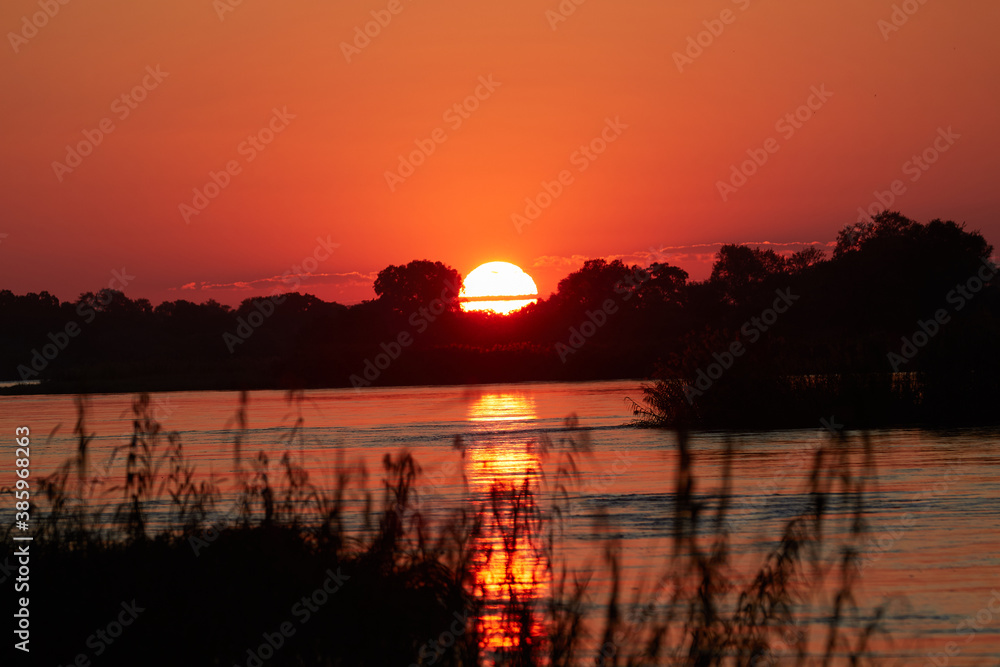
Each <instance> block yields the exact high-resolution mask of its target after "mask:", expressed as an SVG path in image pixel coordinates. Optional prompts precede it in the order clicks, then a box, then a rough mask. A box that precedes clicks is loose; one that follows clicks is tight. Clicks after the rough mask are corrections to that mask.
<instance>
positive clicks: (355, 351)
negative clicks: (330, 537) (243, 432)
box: [0, 212, 1000, 422]
mask: <svg viewBox="0 0 1000 667" xmlns="http://www.w3.org/2000/svg"><path fill="white" fill-rule="evenodd" d="M991 254H992V247H991V246H990V245H989V244H988V243H987V242H986V240H985V239H984V238H983V237H982V236H981V235H980V234H979V233H977V232H970V231H966V230H965V229H964V228H963V226H960V225H957V224H955V223H954V222H950V221H947V222H946V221H941V220H934V221H931V222H929V223H927V224H920V223H916V222H914V221H912V220H909V219H907V218H905V217H904V216H902V215H900V214H899V213H896V212H885V213H882V214H879V215H878V216H876V217H875V218H874V219H873V220H872V221H870V222H866V223H859V224H855V225H851V226H849V227H845V228H844V229H843V230H842V231H841V232H840V234H839V236H838V240H837V244H836V247H835V248H834V250H833V252H832V254H831V256H829V257H828V256H826V255H825V254H824V253H823V252H822V251H820V250H818V249H816V248H809V249H806V250H804V251H801V252H798V253H795V254H794V255H791V256H781V255H778V254H777V253H775V252H774V251H773V250H770V249H762V248H757V247H749V246H739V245H727V246H723V247H722V248H721V249H720V250H719V252H718V254H717V257H716V261H715V264H714V267H713V270H712V274H711V277H710V278H709V279H708V280H705V281H691V280H689V277H688V274H687V273H686V272H685V271H683V270H682V269H680V268H678V267H675V266H671V265H669V264H666V263H654V264H652V265H651V266H646V267H640V266H635V265H632V266H629V265H626V264H624V263H622V262H620V261H617V260H616V261H612V262H608V261H605V260H591V261H588V262H586V264H585V265H584V266H583V268H581V269H580V270H579V271H576V272H574V273H572V274H570V275H569V276H567V277H566V278H564V279H563V280H562V281H560V283H559V285H558V289H557V291H556V292H555V293H554V294H553V295H551V296H550V297H549V298H546V299H542V300H540V301H539V302H538V303H537V304H534V305H532V306H529V307H527V308H525V309H524V310H522V311H520V312H517V313H515V314H512V315H509V316H498V315H493V314H487V313H464V312H461V311H460V309H459V307H458V300H457V296H458V286H459V285H460V283H461V276H459V274H458V273H457V272H456V271H454V270H453V269H451V268H449V267H447V266H445V265H443V264H441V263H440V262H429V261H415V262H411V263H409V264H407V265H405V266H390V267H388V268H386V269H385V270H383V271H382V272H380V274H379V276H378V279H377V280H376V282H375V286H374V287H375V293H376V295H377V298H376V299H373V300H371V301H366V302H363V303H361V304H358V305H354V306H344V305H341V304H337V303H328V302H325V301H323V300H321V299H318V298H316V297H314V296H312V295H308V294H299V293H288V294H284V295H279V296H275V297H258V298H251V299H247V300H245V301H243V303H241V304H240V306H239V307H237V308H231V307H229V306H225V305H221V304H219V303H216V302H214V301H207V302H205V303H202V304H195V303H191V302H189V301H183V300H179V301H171V302H165V303H162V304H160V305H158V306H155V307H154V306H153V305H152V304H151V303H150V302H149V301H147V300H145V299H134V300H133V299H129V298H128V297H126V296H125V295H124V294H122V293H121V292H117V291H113V290H102V291H100V292H97V293H85V294H82V295H80V297H79V298H78V299H77V300H76V301H74V302H60V301H59V300H58V299H56V298H55V297H53V296H51V295H50V294H48V293H46V292H42V293H41V294H34V293H32V294H28V295H24V296H16V295H14V294H12V293H11V292H9V291H2V292H0V322H2V323H3V327H2V333H0V338H2V340H0V343H2V350H0V364H2V365H0V368H2V369H3V374H4V375H6V377H7V379H9V380H25V379H27V380H32V379H37V380H42V381H43V383H44V389H43V390H45V391H142V390H168V389H206V388H217V389H235V388H287V387H337V386H368V385H391V384H437V383H471V382H502V381H523V380H586V379H607V378H654V377H655V378H659V379H661V380H664V381H665V382H666V384H662V383H661V385H660V387H659V388H660V390H661V391H660V394H659V397H658V399H657V397H655V396H654V399H657V400H659V401H660V404H659V405H654V407H655V409H656V411H658V412H661V413H664V411H665V412H666V413H668V414H669V415H670V418H671V419H674V420H679V419H686V420H690V421H692V422H697V421H699V419H702V418H704V416H705V415H706V414H711V413H712V411H713V410H719V409H723V407H726V405H727V404H729V403H731V402H732V401H733V400H736V399H737V397H736V396H734V395H733V394H731V393H730V391H729V390H727V389H726V388H727V387H731V388H732V389H733V390H734V391H735V390H736V388H738V389H739V390H740V391H741V392H746V391H748V390H750V388H751V383H753V382H757V383H758V386H759V385H760V383H761V382H763V381H764V379H767V381H768V382H774V381H775V379H776V378H798V379H799V380H798V382H799V383H800V384H801V383H802V382H803V381H804V380H802V378H816V377H823V378H830V377H838V378H841V380H838V381H840V382H843V378H846V377H865V378H868V379H869V380H870V379H871V378H873V377H884V378H888V380H886V382H890V383H896V385H898V384H899V382H900V378H902V377H906V378H914V377H929V376H933V377H935V378H942V379H944V380H947V381H948V383H947V386H953V385H954V384H956V383H959V382H961V383H963V385H962V386H965V387H969V386H973V387H975V388H977V389H981V390H982V391H987V390H992V389H991V388H994V387H995V383H996V381H995V380H994V379H993V378H996V377H997V371H998V370H1000V352H998V350H997V346H996V343H997V341H998V340H1000V320H998V313H1000V293H998V289H997V281H996V279H995V272H994V269H993V267H992V265H991V264H990V263H989V257H990V256H991ZM901 374H905V375H901ZM866 381H867V380H866ZM969 382H972V384H971V385H970V384H969ZM940 386H945V385H944V384H942V385H940ZM23 390H24V389H23V388H19V389H17V391H23ZM893 391H896V390H893ZM757 393H760V392H757ZM994 396H995V394H994ZM751 398H752V396H743V397H741V399H751ZM911 398H912V397H911ZM751 403H752V400H751ZM685 406H687V407H685ZM731 408H732V406H731V405H730V406H728V408H727V409H731ZM709 421H712V420H711V419H709Z"/></svg>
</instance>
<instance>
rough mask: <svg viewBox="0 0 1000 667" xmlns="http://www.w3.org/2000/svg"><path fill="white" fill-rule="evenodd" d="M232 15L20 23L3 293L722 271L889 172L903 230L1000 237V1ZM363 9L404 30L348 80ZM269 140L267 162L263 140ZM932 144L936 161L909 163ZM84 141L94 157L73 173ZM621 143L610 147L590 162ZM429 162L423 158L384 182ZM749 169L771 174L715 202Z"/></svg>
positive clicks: (16, 15) (189, 11)
mask: <svg viewBox="0 0 1000 667" xmlns="http://www.w3.org/2000/svg"><path fill="white" fill-rule="evenodd" d="M577 1H578V2H579V1H580V0H577ZM228 2H235V0H217V1H216V2H214V3H213V1H212V0H175V1H173V2H169V3H167V2H158V3H136V2H125V1H123V0H103V1H101V0H89V1H87V2H84V1H82V0H68V2H67V3H66V4H64V5H60V4H57V2H56V0H7V1H6V2H4V3H3V6H2V8H0V27H2V29H3V32H4V33H6V40H5V41H6V44H5V45H4V46H3V47H2V48H0V85H2V90H3V98H2V102H0V104H2V118H3V123H2V124H0V133H2V138H0V141H2V145H3V155H4V160H3V166H2V169H3V174H2V179H0V209H2V211H3V213H2V215H0V288H5V289H11V290H13V291H15V292H17V293H23V292H27V291H40V290H43V289H47V290H49V291H51V292H53V293H54V294H56V295H57V296H59V297H61V298H63V299H73V298H75V297H76V296H77V295H78V294H79V293H80V292H82V291H85V290H96V289H99V288H101V287H104V286H106V285H107V284H108V282H109V281H110V280H111V279H112V277H113V276H112V271H113V270H118V271H119V272H121V269H122V268H123V267H124V268H125V269H126V271H125V273H126V274H128V275H130V276H134V278H131V279H130V280H129V284H128V286H127V287H126V289H125V292H126V293H127V294H128V295H129V296H132V297H140V296H141V297H147V298H150V299H151V300H152V301H153V302H154V303H158V302H159V301H162V300H165V299H176V298H187V299H191V300H194V301H203V300H205V299H208V298H216V299H218V300H221V301H223V302H226V303H235V302H238V301H239V300H240V299H242V298H244V297H246V296H250V295H253V294H263V293H267V292H269V291H270V290H272V289H273V288H274V287H275V286H276V285H280V284H281V281H280V278H276V277H280V276H282V275H283V274H285V273H286V272H289V271H294V269H293V267H295V266H297V265H299V266H301V265H302V263H303V260H304V259H306V258H309V257H324V256H326V255H327V254H328V253H327V252H325V251H322V252H318V254H317V250H318V245H317V238H323V239H327V238H329V240H330V242H332V243H337V244H339V246H338V247H337V248H336V249H335V250H332V251H331V252H330V253H329V256H328V258H327V259H326V260H325V261H322V262H319V261H317V262H315V263H313V265H314V266H315V268H314V270H313V273H315V274H322V275H316V276H312V277H306V278H302V279H301V280H300V283H301V289H302V291H309V292H312V293H314V294H316V295H318V296H320V297H322V298H325V299H330V300H338V301H341V302H344V303H354V302H357V301H359V300H361V299H364V298H371V297H372V296H373V293H372V291H371V282H372V280H373V278H374V275H375V273H376V272H377V271H378V270H380V269H382V268H384V267H385V266H387V265H389V264H400V263H404V262H407V261H409V260H412V259H430V260H440V261H442V262H445V263H446V264H449V265H451V266H453V267H455V268H456V269H458V270H459V271H460V272H462V273H463V274H466V273H468V272H469V271H471V270H472V269H473V268H474V267H475V266H477V265H478V264H480V263H482V262H485V261H490V260H506V261H511V262H514V263H516V264H518V265H520V266H522V267H523V268H524V269H525V270H527V271H528V272H529V273H530V274H531V275H532V276H533V277H534V278H535V280H536V282H537V283H538V286H539V288H540V290H541V292H542V293H543V294H547V293H549V292H550V291H552V290H554V289H555V284H556V282H557V281H558V280H559V278H561V277H563V276H564V275H565V274H567V273H568V272H569V271H571V270H573V269H575V268H577V267H578V266H579V265H580V263H581V261H582V259H584V258H590V257H599V256H605V257H612V256H616V257H617V256H623V257H625V258H626V259H629V260H630V261H640V262H641V261H644V260H647V259H648V258H649V256H650V255H649V253H650V249H655V250H661V249H662V251H661V253H660V255H659V256H658V257H654V258H658V259H661V260H667V261H671V262H672V263H675V264H679V265H681V266H683V267H684V268H686V269H688V270H689V271H690V272H691V273H692V276H693V277H695V278H704V277H705V276H706V275H707V267H708V264H706V263H705V262H704V259H705V257H708V256H710V255H711V253H713V252H714V251H715V248H716V245H714V244H717V243H719V242H754V241H770V242H774V243H778V244H792V245H779V246H778V249H783V248H792V249H795V248H798V247H801V246H800V245H795V244H799V243H803V242H817V243H820V244H826V243H829V242H831V241H833V239H834V237H835V234H836V231H837V230H838V229H839V228H840V227H842V226H843V225H845V224H848V223H850V222H853V221H854V220H855V219H856V218H857V217H858V207H859V206H861V207H868V205H869V204H871V203H872V202H873V201H874V199H875V197H874V195H873V192H874V191H875V190H889V189H890V187H891V185H892V183H893V181H894V180H896V179H899V180H900V181H902V183H901V184H900V185H902V186H904V187H905V191H904V192H903V193H902V194H901V195H899V196H897V197H896V201H895V202H894V203H893V206H892V207H893V208H899V209H901V210H902V211H903V212H904V213H905V214H906V215H908V216H910V217H912V218H915V219H917V220H920V221H926V220H928V219H930V218H933V217H944V218H951V219H954V220H956V221H959V222H966V223H967V224H968V226H969V228H972V229H980V230H981V231H983V232H984V233H985V234H986V236H987V239H988V240H991V241H993V242H1000V233H998V232H1000V222H998V218H997V215H996V213H997V203H996V199H995V196H992V195H993V193H994V191H995V189H996V185H995V182H994V181H995V176H996V174H997V170H996V166H995V165H996V162H995V161H996V155H997V153H998V150H997V149H998V138H1000V133H998V131H997V129H996V127H995V124H996V102H997V88H996V83H997V81H998V80H1000V77H998V76H997V75H998V73H1000V45H998V43H997V42H996V39H995V34H994V33H995V26H996V25H997V24H998V19H1000V5H997V3H993V2H986V1H981V2H980V1H976V2H974V1H972V0H965V1H963V0H951V1H949V2H943V1H932V2H927V3H926V4H923V5H919V4H918V3H917V2H916V0H909V2H912V3H913V7H916V8H917V9H916V12H915V13H914V14H913V15H912V16H906V15H905V14H897V16H896V20H897V23H899V24H900V25H899V29H898V30H895V29H894V30H891V31H889V30H888V28H886V26H888V25H891V23H883V24H882V27H881V28H880V26H879V21H885V22H888V21H891V20H892V15H893V4H894V3H893V2H890V1H889V0H885V1H882V0H845V1H842V2H838V3H815V2H803V3H788V2H774V1H773V0H772V1H771V2H765V1H763V0H738V1H736V2H733V1H731V0H711V1H709V0H705V1H701V0H698V1H689V2H684V3H661V2H638V1H635V0H616V1H615V2H611V1H610V0H586V2H583V3H582V4H581V5H579V6H575V5H573V4H572V1H571V0H564V1H563V2H562V6H563V7H569V6H575V7H576V9H575V11H574V12H573V13H572V14H571V15H569V16H566V17H562V16H559V18H565V19H566V20H564V21H559V22H555V20H554V18H553V17H554V16H557V14H553V13H550V14H548V15H547V14H546V12H558V11H559V7H560V2H559V0H548V1H545V0H539V1H533V2H528V1H525V0H508V1H507V2H458V1H455V0H452V1H449V0H394V1H393V2H390V0H338V1H337V2H332V3H321V2H315V1H313V2H297V1H289V2H281V3H278V2H266V1H264V0H243V1H242V2H241V3H240V4H239V5H236V6H235V7H231V6H230V5H229V4H226V3H228ZM49 3H51V4H52V5H53V6H54V7H56V8H57V11H56V10H53V9H52V8H50V10H49V11H50V12H54V15H53V16H51V17H44V16H43V15H41V14H40V15H39V16H38V17H36V19H35V21H36V23H39V24H42V26H41V27H40V28H37V29H35V28H34V26H31V27H26V25H25V21H28V22H29V23H30V22H31V20H32V18H31V17H32V15H34V14H36V13H37V12H41V11H43V10H42V9H40V6H47V5H48V4H49ZM897 4H900V3H897ZM902 4H907V3H902ZM907 6H908V7H909V4H907ZM221 7H229V8H230V9H231V10H232V11H226V12H223V13H222V15H221V16H222V18H221V19H220V12H221V11H222V10H221V9H220V8H221ZM390 9H391V10H396V12H397V13H395V14H392V13H390V11H389V10H390ZM911 9H912V7H911ZM373 11H374V12H376V13H380V12H381V14H380V15H381V17H382V18H383V21H385V19H386V17H388V18H390V19H391V20H390V21H389V22H388V24H387V25H385V26H384V27H380V28H379V30H378V34H377V36H375V37H373V38H371V39H370V42H369V43H367V45H365V43H364V42H361V41H359V44H361V45H362V46H363V48H358V49H356V50H349V51H350V52H349V53H348V54H347V55H349V56H350V62H348V59H347V57H346V56H345V49H344V47H343V46H342V42H351V41H352V40H354V39H355V28H361V29H363V27H364V25H365V23H366V22H369V21H372V20H373V16H372V14H371V12H373ZM900 11H901V10H900ZM23 17H28V18H26V19H25V18H23ZM903 17H905V18H906V20H905V22H903V20H902V18H903ZM43 19H44V20H43ZM706 21H707V22H708V25H707V26H706V24H705V22H706ZM553 24H554V25H555V29H553V27H552V26H553ZM893 27H894V28H895V27H896V26H893ZM370 28H371V29H372V32H375V30H374V26H370ZM711 28H714V29H715V31H716V32H718V33H719V34H718V35H712V34H711V33H709V32H704V34H702V35H701V40H702V42H703V43H704V44H707V46H704V47H703V48H702V52H701V53H700V54H698V53H697V50H696V49H694V48H692V49H691V50H690V52H689V55H690V54H694V57H692V58H691V59H690V61H683V60H679V57H678V56H675V52H681V53H683V52H684V50H685V49H686V48H688V47H689V42H688V38H689V37H691V38H692V39H694V40H697V39H698V37H699V33H700V32H703V31H707V30H709V29H711ZM678 62H680V68H679V67H678ZM157 67H159V70H160V71H161V72H164V73H167V74H166V76H162V75H160V76H159V77H153V76H152V75H151V74H149V71H156V69H157ZM147 68H150V69H149V70H147ZM679 69H680V70H682V71H679ZM144 80H145V82H146V87H147V89H142V88H141V87H142V84H143V82H144ZM482 81H487V82H490V81H492V82H495V83H491V84H490V85H489V86H488V87H487V86H486V85H485V84H483V83H481V82H482ZM136 86H140V90H139V91H138V95H137V97H139V96H142V97H144V98H145V99H143V100H142V101H138V102H136V101H132V100H129V103H131V105H132V106H134V108H129V106H128V105H127V104H126V102H124V101H122V100H120V98H121V96H122V95H123V94H126V95H130V94H131V93H130V91H132V90H133V88H135V87H136ZM824 86H825V90H826V91H828V92H829V93H831V96H830V97H829V98H828V99H826V100H825V101H822V102H821V101H820V100H819V98H816V97H815V96H814V97H812V98H810V96H811V95H813V92H811V90H812V89H813V88H814V87H815V89H816V90H821V89H822V87H824ZM477 92H478V93H479V95H480V99H475V98H474V97H473V98H472V99H470V101H469V106H470V107H472V106H474V107H478V108H475V109H474V110H471V111H467V112H463V113H464V115H465V116H467V117H462V116H460V115H458V114H457V112H455V111H451V112H449V110H450V109H452V108H453V106H454V105H455V104H456V103H462V102H463V100H465V99H466V98H469V96H475V94H476V93H477ZM810 101H811V102H812V103H813V105H814V109H813V110H811V111H810V110H806V109H803V110H800V113H801V114H802V115H803V116H810V117H809V118H808V119H807V120H805V121H804V122H802V123H798V122H797V121H796V125H797V127H793V126H792V125H790V124H788V123H787V122H786V123H785V124H783V125H782V124H778V125H776V122H777V121H779V120H780V119H782V118H783V117H784V116H785V114H788V113H793V114H794V113H795V112H796V110H797V109H798V108H799V107H800V106H801V105H804V104H807V102H810ZM274 109H277V110H279V112H281V111H282V110H285V109H287V113H288V114H290V115H294V118H288V117H287V116H285V117H284V119H283V120H282V117H281V116H279V117H278V118H277V119H276V118H274V113H275V112H274V111H273V110H274ZM126 112H127V115H125V114H126ZM104 119H108V120H107V121H105V127H108V126H109V125H108V124H109V123H110V125H111V126H113V131H112V132H110V133H107V134H105V133H103V132H102V131H101V130H100V129H99V128H100V127H101V123H102V121H103V120H104ZM607 119H611V121H612V125H614V120H615V119H618V122H619V124H618V125H617V129H612V128H611V126H609V125H608V121H607ZM269 123H271V124H272V125H271V127H272V129H275V128H276V129H278V130H279V131H277V132H276V133H274V134H273V136H272V137H267V136H266V135H267V131H265V133H264V135H265V138H272V139H273V141H272V142H271V143H269V144H267V145H266V146H263V145H261V148H262V150H257V149H256V148H254V147H253V146H252V145H251V144H248V143H244V142H246V141H247V139H248V137H249V136H250V135H256V134H257V133H258V132H259V131H261V130H262V129H263V128H267V127H268V124H269ZM622 124H624V125H627V127H622ZM439 128H440V129H439ZM606 128H607V129H606ZM789 128H791V129H789ZM940 128H943V129H944V130H945V131H947V129H948V128H952V133H953V134H952V136H953V138H952V139H951V140H950V142H949V141H944V140H942V141H939V143H938V146H939V148H941V147H944V146H947V150H946V151H944V152H942V153H940V154H939V155H937V157H938V159H937V161H936V163H935V164H933V165H928V166H929V168H928V169H927V170H926V171H922V170H920V169H919V168H917V169H915V168H914V165H913V164H909V165H908V164H907V163H908V161H909V160H911V158H912V156H913V155H914V154H919V153H922V152H923V151H924V150H925V149H931V150H932V156H934V152H935V150H934V149H933V147H934V142H935V140H936V138H937V137H939V136H940V135H939V129H940ZM436 130H437V132H435V131H436ZM85 131H87V132H90V136H91V137H97V136H100V137H101V141H100V143H99V144H98V145H96V146H94V147H93V149H92V152H91V153H90V154H89V155H87V156H86V157H82V158H81V159H80V161H79V163H78V166H75V167H73V168H72V170H71V171H68V170H67V169H68V168H69V167H68V165H69V164H70V163H69V162H67V148H66V146H67V144H71V145H74V146H75V145H76V144H77V143H79V142H81V141H83V142H86V141H87V140H86V139H85V135H84V132H85ZM602 131H603V132H604V133H605V137H606V138H613V139H614V140H613V141H611V142H610V143H608V144H607V146H606V150H604V152H603V153H601V154H600V155H593V154H592V155H593V159H591V158H588V157H585V156H584V155H583V154H582V153H579V152H578V151H579V150H580V148H581V146H582V145H585V144H590V143H591V141H592V140H597V139H598V138H599V137H601V134H602ZM945 133H946V132H945ZM956 134H957V135H959V136H958V138H954V135H956ZM101 135H103V136H101ZM433 137H437V139H438V142H435V141H434V139H433ZM441 139H444V141H443V143H439V142H440V140H441ZM769 139H772V140H773V141H772V143H770V144H766V142H767V141H768V140H769ZM417 141H420V142H423V145H424V146H425V147H427V146H430V145H433V147H434V150H433V152H432V153H430V154H429V155H427V156H426V157H424V156H419V155H418V159H419V158H423V159H422V164H421V165H420V166H417V167H415V169H414V171H413V173H412V174H410V175H408V176H407V177H406V178H405V180H403V181H402V182H399V181H398V180H396V179H390V180H393V183H392V185H391V186H390V184H389V183H387V179H386V172H387V171H396V170H397V168H398V166H399V157H398V156H399V155H400V154H408V153H410V152H411V151H414V150H417V144H416V143H415V142H417ZM595 145H596V146H597V147H598V148H599V147H600V141H597V142H596V144H595ZM765 145H770V147H771V150H772V152H771V153H768V152H767V151H766V150H764V147H765ZM775 146H777V148H776V149H775ZM87 148H88V146H87V145H85V146H84V148H83V150H86V149H87ZM748 150H749V151H751V152H752V153H754V154H756V155H758V157H760V156H761V155H766V157H767V161H766V162H764V164H763V165H762V166H760V167H758V168H757V171H756V173H754V174H753V175H752V176H750V177H749V178H748V179H747V180H746V183H745V184H743V185H741V186H740V187H739V188H737V189H736V190H735V191H730V192H726V193H720V189H719V185H718V183H719V181H722V180H728V179H730V176H731V165H733V164H737V165H738V164H740V163H742V162H743V161H745V160H747V159H750V158H749V157H748V153H747V151H748ZM251 155H252V156H253V158H254V159H253V160H252V161H251V160H249V158H250V156H251ZM70 161H71V162H72V159H71V160H70ZM55 162H60V163H65V164H66V165H67V167H66V168H61V167H59V166H58V165H56V166H54V165H53V163H55ZM227 163H229V164H230V165H231V166H232V167H233V174H232V175H229V174H227V176H228V177H229V178H228V181H229V182H228V185H227V186H226V187H225V188H222V189H221V190H220V191H219V192H218V193H216V194H217V196H216V197H215V198H213V199H211V201H210V202H208V205H207V206H206V207H205V208H204V210H202V211H201V212H199V213H198V214H197V215H185V214H184V213H183V212H182V211H181V210H180V205H181V204H186V205H188V206H193V201H194V199H195V195H194V193H193V189H194V188H199V189H201V188H203V187H204V186H205V184H206V183H207V182H210V181H209V172H210V171H211V172H223V171H225V169H226V167H227ZM584 166H585V167H586V169H585V170H582V171H581V167H584ZM748 170H749V167H748ZM404 171H405V170H404ZM564 171H565V172H567V173H563V177H564V180H565V184H560V185H561V187H562V192H561V194H559V195H558V196H557V197H555V198H554V200H553V201H552V202H551V204H549V205H548V206H547V208H545V209H544V210H541V211H540V215H538V216H537V218H536V219H534V220H533V221H531V222H530V224H522V225H521V226H520V229H518V228H517V225H516V224H515V222H514V221H513V220H512V215H513V214H520V215H525V209H526V206H527V204H526V202H525V199H526V198H535V197H536V196H537V195H538V194H539V192H543V189H542V185H541V184H542V182H543V181H546V182H556V183H558V181H559V176H560V173H561V172H564ZM407 173H408V172H407ZM917 174H919V178H917V179H916V180H915V181H914V180H912V179H913V178H914V177H915V176H916V175H917ZM397 176H398V173H397ZM218 178H219V180H221V181H225V180H226V178H225V177H221V176H220V177H218ZM60 179H61V180H60ZM550 188H551V189H553V191H556V190H558V187H557V186H555V185H553V186H550ZM724 195H725V201H724V198H723V197H724ZM543 200H544V198H543ZM185 218H187V220H186V219H185ZM185 286H186V288H185ZM234 286H235V287H234Z"/></svg>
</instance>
